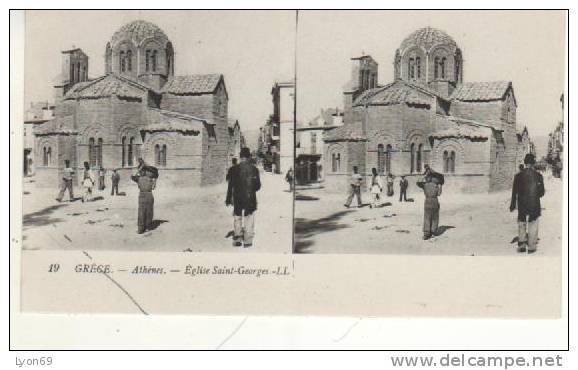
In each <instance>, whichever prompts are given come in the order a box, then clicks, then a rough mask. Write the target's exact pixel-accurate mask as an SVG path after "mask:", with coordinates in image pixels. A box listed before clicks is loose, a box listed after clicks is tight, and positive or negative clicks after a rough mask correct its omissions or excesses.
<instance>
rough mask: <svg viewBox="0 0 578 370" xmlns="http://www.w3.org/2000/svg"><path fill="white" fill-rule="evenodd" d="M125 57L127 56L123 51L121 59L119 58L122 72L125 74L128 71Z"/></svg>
mask: <svg viewBox="0 0 578 370" xmlns="http://www.w3.org/2000/svg"><path fill="white" fill-rule="evenodd" d="M124 55H125V54H124V51H121V52H120V57H119V60H120V71H121V72H125V71H126V59H125V56H124Z"/></svg>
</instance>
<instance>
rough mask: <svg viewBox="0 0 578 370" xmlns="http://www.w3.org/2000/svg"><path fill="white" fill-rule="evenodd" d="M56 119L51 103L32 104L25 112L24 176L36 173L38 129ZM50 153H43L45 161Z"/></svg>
mask: <svg viewBox="0 0 578 370" xmlns="http://www.w3.org/2000/svg"><path fill="white" fill-rule="evenodd" d="M53 118H54V105H53V104H50V103H49V102H34V103H30V107H29V108H28V109H27V110H26V112H24V130H23V136H24V153H23V165H22V169H23V175H24V176H33V175H34V173H35V150H34V149H35V145H34V143H35V140H34V132H35V130H36V127H38V126H40V125H42V124H43V123H46V122H47V121H50V120H51V119H53ZM48 154H50V153H43V154H42V155H43V159H44V157H45V156H46V155H48Z"/></svg>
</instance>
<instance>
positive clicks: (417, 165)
mask: <svg viewBox="0 0 578 370" xmlns="http://www.w3.org/2000/svg"><path fill="white" fill-rule="evenodd" d="M422 150H423V144H419V145H418V147H417V158H416V160H417V163H416V165H415V167H416V169H417V172H418V173H420V172H421V161H422V158H421V157H422Z"/></svg>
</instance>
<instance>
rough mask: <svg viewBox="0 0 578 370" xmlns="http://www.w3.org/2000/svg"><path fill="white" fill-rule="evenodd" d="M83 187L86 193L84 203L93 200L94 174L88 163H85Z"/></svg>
mask: <svg viewBox="0 0 578 370" xmlns="http://www.w3.org/2000/svg"><path fill="white" fill-rule="evenodd" d="M82 187H83V188H84V193H83V194H82V202H83V203H84V202H88V201H90V200H92V188H93V187H94V174H93V172H92V170H91V169H90V165H89V164H88V162H84V171H83V173H82Z"/></svg>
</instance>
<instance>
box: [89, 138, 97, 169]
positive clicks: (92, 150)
mask: <svg viewBox="0 0 578 370" xmlns="http://www.w3.org/2000/svg"><path fill="white" fill-rule="evenodd" d="M95 150H96V148H95V145H94V138H93V137H91V138H90V139H88V163H89V164H90V166H91V167H92V166H96V152H95Z"/></svg>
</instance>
